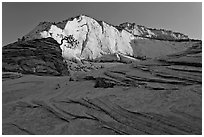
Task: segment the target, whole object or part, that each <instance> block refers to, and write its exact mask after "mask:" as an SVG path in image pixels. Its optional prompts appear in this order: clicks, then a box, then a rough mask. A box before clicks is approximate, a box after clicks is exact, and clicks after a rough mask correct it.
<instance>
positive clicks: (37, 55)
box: [2, 38, 69, 76]
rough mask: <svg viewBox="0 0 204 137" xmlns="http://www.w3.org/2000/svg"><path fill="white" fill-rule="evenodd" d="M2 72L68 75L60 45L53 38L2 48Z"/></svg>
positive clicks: (13, 44)
mask: <svg viewBox="0 0 204 137" xmlns="http://www.w3.org/2000/svg"><path fill="white" fill-rule="evenodd" d="M2 62H3V63H2V70H3V71H5V72H7V71H9V72H20V73H25V74H36V75H59V76H60V75H68V74H69V72H68V70H67V65H66V63H64V61H63V58H62V56H61V49H60V45H59V44H58V43H57V42H56V41H55V40H54V39H52V38H46V39H35V40H30V41H20V42H15V43H12V44H9V45H7V46H4V47H3V48H2Z"/></svg>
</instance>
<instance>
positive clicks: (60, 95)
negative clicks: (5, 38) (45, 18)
mask: <svg viewBox="0 0 204 137" xmlns="http://www.w3.org/2000/svg"><path fill="white" fill-rule="evenodd" d="M35 42H37V43H38V42H39V41H35ZM49 42H50V41H46V43H49ZM29 44H31V43H29ZM48 45H49V44H48ZM190 45H191V46H189V47H187V48H186V49H185V50H182V51H180V52H177V53H174V54H171V55H167V56H166V55H165V56H160V57H157V58H153V59H147V60H144V61H133V62H132V63H129V64H124V63H122V62H104V63H101V62H91V63H88V62H84V63H83V64H81V65H80V64H77V63H75V64H74V63H72V64H73V65H74V66H73V65H70V63H68V64H69V65H70V67H69V68H70V69H68V70H69V73H68V72H66V71H64V69H63V67H64V66H65V65H64V64H63V61H62V59H61V57H58V56H59V55H58V52H56V51H58V48H54V49H53V51H52V50H49V51H47V54H46V55H45V54H44V55H42V58H45V60H46V59H49V58H50V54H55V56H54V58H53V59H54V60H51V61H50V62H49V63H47V64H44V65H39V64H43V60H42V59H41V58H40V59H39V58H37V59H36V57H39V55H36V52H33V54H32V56H33V59H32V60H30V61H32V62H36V63H37V64H38V65H33V64H34V63H31V64H32V65H33V66H32V67H31V66H30V64H29V63H28V62H26V63H23V62H24V60H26V58H24V59H22V56H19V57H16V56H15V57H14V56H13V54H9V53H8V52H6V51H7V50H6V49H5V50H4V49H3V63H5V62H7V63H8V62H9V59H10V61H11V62H13V65H14V66H15V65H16V66H15V68H16V69H19V71H16V72H15V73H14V72H3V75H2V78H3V83H2V86H3V89H2V91H3V93H2V103H3V104H2V110H3V112H2V115H3V116H2V120H3V121H2V124H3V125H2V131H3V134H31V135H32V134H83V135H84V134H99V135H101V134H177V135H178V134H179V135H180V134H202V45H201V42H192V43H190ZM13 48H16V47H15V46H14V47H13ZM26 48H27V47H26ZM41 48H42V47H41ZM41 48H39V49H41ZM45 48H46V46H45ZM10 50H11V49H10ZM24 50H26V49H24ZM32 50H33V51H35V50H38V48H36V47H30V50H29V51H32ZM38 51H39V54H40V53H41V52H40V51H41V50H38ZM19 52H20V51H19ZM53 52H54V53H53ZM24 53H25V54H26V53H27V54H29V55H27V56H26V57H28V58H29V59H30V58H31V53H28V52H24ZM17 54H18V53H16V54H15V55H17ZM4 55H8V56H9V58H8V59H7V58H6V56H4ZM19 55H20V54H19ZM47 56H48V57H47ZM55 57H57V58H55ZM6 59H7V60H6ZM18 61H19V64H18V63H16V62H18ZM56 62H58V63H59V62H60V64H61V65H60V67H59V68H58V69H54V66H55V67H56V65H55V63H56ZM85 63H87V64H86V65H84V64H85ZM23 64H25V65H23ZM48 64H50V65H48ZM88 65H89V67H85V68H83V69H82V70H79V71H77V70H76V68H77V67H76V66H78V68H80V66H88ZM14 66H12V65H11V63H10V67H9V66H5V65H4V64H3V69H5V70H7V71H8V70H14V69H13V68H11V67H14ZM26 66H27V67H26ZM42 67H43V68H44V69H43V70H44V71H42ZM26 68H27V69H26ZM31 68H37V69H35V70H36V71H35V72H38V73H34V71H32V70H33V69H31ZM54 70H57V71H54ZM21 72H22V73H21ZM26 72H32V73H29V74H26ZM47 72H49V73H47ZM66 73H67V75H68V76H59V75H60V74H62V75H64V74H66ZM33 74H35V75H33ZM39 74H40V75H41V74H42V75H43V74H48V75H49V76H42V75H41V76H37V75H39ZM51 74H56V75H58V76H50V75H51Z"/></svg>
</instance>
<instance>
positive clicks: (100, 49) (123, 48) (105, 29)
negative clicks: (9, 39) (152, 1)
mask: <svg viewBox="0 0 204 137" xmlns="http://www.w3.org/2000/svg"><path fill="white" fill-rule="evenodd" d="M122 27H123V29H120V28H122ZM127 28H129V29H127ZM130 28H131V27H130V26H128V24H123V25H122V26H121V25H120V26H119V27H116V26H112V25H110V24H108V23H106V22H103V21H97V20H95V19H93V18H91V17H88V16H85V15H80V16H77V17H75V18H71V19H68V20H65V21H63V22H59V23H50V22H41V23H40V24H39V25H38V26H37V27H36V28H35V29H34V30H32V31H31V32H30V33H28V34H27V35H25V38H26V40H30V39H35V38H47V37H52V38H54V39H55V40H56V41H57V42H58V43H59V44H60V47H61V49H62V56H63V57H64V58H65V59H76V60H82V59H86V60H93V59H96V58H98V57H101V56H103V55H106V54H116V55H117V54H120V56H123V55H124V56H131V57H132V56H134V57H137V56H145V57H150V58H151V57H156V56H160V55H165V54H167V53H173V52H175V51H177V50H182V49H183V47H185V46H184V45H182V46H180V47H179V46H178V47H177V46H174V45H175V43H171V42H168V41H167V42H165V41H164V42H162V43H163V45H164V46H160V45H161V44H159V43H160V41H158V40H155V41H152V40H149V39H147V38H142V37H136V36H135V35H139V36H143V35H144V34H146V35H145V37H151V38H152V37H153V36H154V37H153V38H157V37H158V36H157V35H158V33H155V32H153V31H151V30H148V29H145V28H144V27H143V28H140V29H135V26H133V28H131V29H130ZM130 30H132V31H131V32H130ZM142 30H143V31H142ZM160 34H163V35H164V36H166V35H173V36H174V33H172V34H166V32H165V31H160ZM70 35H72V36H73V38H74V39H75V40H77V44H74V45H72V44H70V43H69V42H67V40H66V37H68V36H70ZM178 36H179V37H177V36H174V37H175V39H180V38H185V37H182V36H183V35H181V36H180V35H178ZM184 36H185V35H184ZM146 43H147V44H146ZM155 43H157V44H155ZM150 45H154V47H152V46H150ZM152 53H155V55H154V54H152Z"/></svg>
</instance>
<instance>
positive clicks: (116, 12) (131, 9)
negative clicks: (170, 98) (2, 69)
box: [2, 2, 202, 46]
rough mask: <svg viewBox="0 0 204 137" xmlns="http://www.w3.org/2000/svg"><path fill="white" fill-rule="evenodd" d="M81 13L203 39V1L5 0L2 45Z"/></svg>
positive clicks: (99, 18) (111, 22) (105, 19)
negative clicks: (28, 0)
mask: <svg viewBox="0 0 204 137" xmlns="http://www.w3.org/2000/svg"><path fill="white" fill-rule="evenodd" d="M80 14H86V15H89V16H90V17H93V18H95V19H98V20H103V21H105V22H107V23H110V24H113V25H119V24H121V23H124V22H131V23H133V22H134V23H136V24H138V25H144V26H146V27H151V28H159V29H160V28H162V29H168V30H172V31H176V32H181V33H183V34H186V35H188V36H189V37H190V38H194V39H202V3H201V2H194V3H193V2H185V3H184V2H180V3H178V2H174V3H167V2H164V3H159V2H154V3H151V2H144V3H141V2H112V3H110V2H94V3H93V2H76V3H74V2H66V3H65V2H44V3H42V2H28V3H25V2H16V3H15V2H3V3H2V40H3V41H2V44H3V46H4V45H6V44H9V43H12V42H14V41H16V40H17V39H18V38H21V37H22V36H23V35H25V34H27V33H28V32H30V31H31V30H32V29H33V28H34V27H36V26H37V25H38V24H39V22H42V21H51V22H59V21H62V20H65V19H67V18H69V17H75V16H77V15H80Z"/></svg>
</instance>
